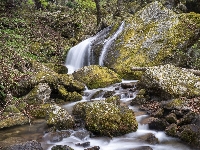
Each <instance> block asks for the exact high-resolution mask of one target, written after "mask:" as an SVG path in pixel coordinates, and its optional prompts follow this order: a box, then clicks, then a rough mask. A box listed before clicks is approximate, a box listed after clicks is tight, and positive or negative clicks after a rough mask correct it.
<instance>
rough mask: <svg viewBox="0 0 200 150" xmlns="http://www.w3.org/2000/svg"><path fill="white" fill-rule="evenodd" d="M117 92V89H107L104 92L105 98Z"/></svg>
mask: <svg viewBox="0 0 200 150" xmlns="http://www.w3.org/2000/svg"><path fill="white" fill-rule="evenodd" d="M114 94H115V91H106V92H105V93H104V94H103V97H104V98H108V97H111V96H113V95H114Z"/></svg>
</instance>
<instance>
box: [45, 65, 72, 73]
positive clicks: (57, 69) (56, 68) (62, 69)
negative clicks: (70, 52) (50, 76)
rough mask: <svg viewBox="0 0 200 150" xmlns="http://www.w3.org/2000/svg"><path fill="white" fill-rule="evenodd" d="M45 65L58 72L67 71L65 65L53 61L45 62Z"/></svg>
mask: <svg viewBox="0 0 200 150" xmlns="http://www.w3.org/2000/svg"><path fill="white" fill-rule="evenodd" d="M44 65H45V66H47V67H48V68H50V69H52V70H53V71H55V72H56V73H58V74H66V73H67V72H68V69H67V67H66V66H65V65H62V64H54V63H45V64H44Z"/></svg>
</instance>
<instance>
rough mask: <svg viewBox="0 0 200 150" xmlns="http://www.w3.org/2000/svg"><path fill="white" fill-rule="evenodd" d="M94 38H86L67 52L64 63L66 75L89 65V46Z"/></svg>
mask: <svg viewBox="0 0 200 150" xmlns="http://www.w3.org/2000/svg"><path fill="white" fill-rule="evenodd" d="M94 38H95V37H91V38H88V39H86V40H84V41H82V42H81V43H79V44H78V45H76V46H74V47H72V48H71V49H70V50H69V52H68V54H67V59H66V63H65V65H66V66H67V68H68V73H73V72H74V71H75V70H77V69H79V68H81V67H83V66H86V65H90V44H91V42H92V41H93V40H94ZM85 60H86V61H85Z"/></svg>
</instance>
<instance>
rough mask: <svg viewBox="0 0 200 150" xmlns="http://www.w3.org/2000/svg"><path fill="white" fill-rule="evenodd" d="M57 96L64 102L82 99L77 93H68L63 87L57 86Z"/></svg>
mask: <svg viewBox="0 0 200 150" xmlns="http://www.w3.org/2000/svg"><path fill="white" fill-rule="evenodd" d="M58 92H59V93H58V94H59V95H60V96H61V97H62V99H64V100H65V101H79V100H81V99H82V95H80V94H79V93H77V92H75V91H74V92H68V91H67V90H66V89H65V88H64V86H63V85H60V86H58Z"/></svg>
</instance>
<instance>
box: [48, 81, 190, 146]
mask: <svg viewBox="0 0 200 150" xmlns="http://www.w3.org/2000/svg"><path fill="white" fill-rule="evenodd" d="M124 82H125V83H128V82H133V80H132V81H125V80H123V83H124ZM135 82H137V81H135ZM119 86H120V83H118V84H114V85H112V86H110V87H107V88H101V89H93V90H86V91H85V92H84V93H85V96H83V99H82V100H81V102H84V101H88V100H90V98H89V97H91V95H92V94H94V92H96V91H98V90H105V91H113V90H115V95H119V94H123V93H125V90H124V89H122V88H119V89H118V88H117V90H116V87H119ZM127 92H130V91H129V90H127ZM135 93H136V92H132V94H135ZM125 95H126V96H125V97H123V99H121V100H122V102H123V101H125V102H128V101H129V102H130V101H131V99H130V97H128V94H125ZM100 99H102V98H101V97H100V98H99V99H98V100H100ZM126 99H127V100H126ZM75 103H77V102H72V103H70V104H67V105H65V106H63V108H65V109H66V110H68V111H70V112H71V109H72V107H73V105H74V104H75ZM129 109H132V110H133V111H134V112H135V114H140V115H138V116H136V119H137V121H138V130H137V131H136V132H131V133H129V134H125V135H123V136H118V137H114V138H109V137H89V136H87V137H85V138H84V139H82V140H81V139H79V138H77V137H75V136H73V134H72V135H71V136H70V137H68V138H64V139H63V140H62V141H60V142H56V143H52V142H50V141H49V140H48V139H47V140H46V141H45V143H46V144H47V148H46V149H47V150H51V148H52V147H53V146H54V145H68V146H70V147H71V148H73V149H74V150H83V149H84V147H81V146H76V145H75V144H76V143H83V142H90V147H92V146H99V147H100V150H131V149H133V148H136V147H140V146H149V147H151V148H152V149H153V150H192V149H191V148H189V147H188V146H186V145H184V144H182V143H181V142H180V141H179V140H178V139H176V138H172V137H169V136H167V135H166V134H165V133H164V132H161V131H155V130H150V129H149V128H148V124H142V123H141V122H142V121H143V119H145V118H148V117H149V116H148V115H146V114H145V113H144V112H143V113H141V112H140V111H139V109H138V108H137V107H134V106H130V105H129ZM80 130H81V131H82V130H83V129H80ZM72 132H74V133H75V132H77V131H72ZM148 133H152V134H154V135H155V137H157V138H158V140H159V143H158V144H155V145H152V144H149V143H147V142H145V141H144V140H142V138H141V136H144V135H146V134H148ZM45 136H47V137H48V135H45ZM45 136H44V138H45Z"/></svg>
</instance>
